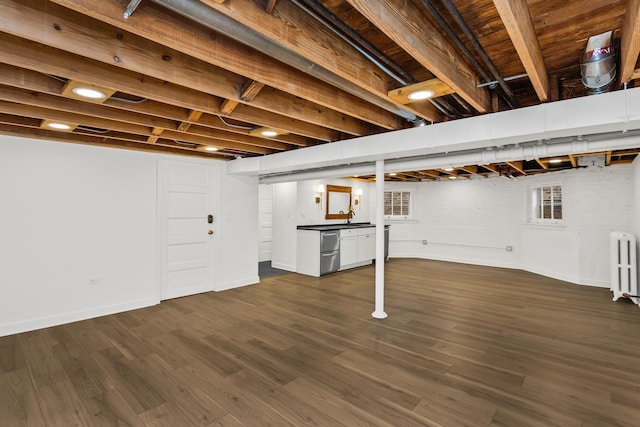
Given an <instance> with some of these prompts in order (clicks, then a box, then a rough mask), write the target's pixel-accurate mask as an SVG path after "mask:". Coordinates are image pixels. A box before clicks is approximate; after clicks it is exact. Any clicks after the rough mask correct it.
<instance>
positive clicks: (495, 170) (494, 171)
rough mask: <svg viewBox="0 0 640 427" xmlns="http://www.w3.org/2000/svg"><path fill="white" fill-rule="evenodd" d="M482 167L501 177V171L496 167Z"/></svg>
mask: <svg viewBox="0 0 640 427" xmlns="http://www.w3.org/2000/svg"><path fill="white" fill-rule="evenodd" d="M480 167H483V168H485V169H486V170H488V171H491V172H493V173H495V174H498V175H500V170H499V169H498V168H497V167H496V166H495V165H480Z"/></svg>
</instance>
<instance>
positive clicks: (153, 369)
mask: <svg viewBox="0 0 640 427" xmlns="http://www.w3.org/2000/svg"><path fill="white" fill-rule="evenodd" d="M386 267H387V269H386V288H387V292H386V312H387V313H388V315H389V317H388V318H387V319H386V320H382V321H381V320H376V319H373V318H372V317H371V312H372V311H373V295H374V288H373V283H374V282H373V280H374V268H373V267H362V268H358V269H354V270H349V271H345V272H339V273H335V274H332V275H329V276H325V277H322V278H313V277H306V276H301V275H297V274H293V273H291V274H287V275H283V276H276V277H271V278H267V279H264V280H263V281H262V283H260V284H259V285H254V286H249V287H244V288H240V289H235V290H231V291H225V292H221V293H207V294H201V295H195V296H191V297H185V298H179V299H175V300H170V301H165V302H163V303H162V304H160V305H158V306H155V307H150V308H146V309H141V310H135V311H130V312H126V313H121V314H117V315H112V316H105V317H101V318H96V319H92V320H88V321H83V322H76V323H72V324H68V325H62V326H58V327H53V328H48V329H43V330H38V331H34V332H28V333H23V334H18V335H13V336H7V337H1V338H0V426H11V427H13V426H65V427H68V426H267V425H275V426H288V425H291V426H301V425H316V426H333V425H345V426H368V425H374V426H447V427H449V426H562V427H571V426H584V427H587V426H638V425H640V309H639V308H638V307H637V306H635V305H633V304H631V303H630V302H629V301H626V300H625V301H622V300H621V301H617V302H612V301H611V294H610V292H609V291H607V290H606V289H602V288H591V287H584V286H577V285H572V284H568V283H565V282H561V281H557V280H552V279H548V278H544V277H541V276H537V275H534V274H530V273H526V272H522V271H518V270H505V269H498V268H490V267H478V266H470V265H461V264H454V263H445V262H436V261H429V260H413V259H411V260H410V259H392V260H390V261H389V262H388V263H387V264H386Z"/></svg>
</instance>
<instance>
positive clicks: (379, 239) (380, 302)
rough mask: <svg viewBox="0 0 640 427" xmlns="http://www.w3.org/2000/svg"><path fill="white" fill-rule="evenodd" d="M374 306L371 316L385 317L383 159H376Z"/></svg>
mask: <svg viewBox="0 0 640 427" xmlns="http://www.w3.org/2000/svg"><path fill="white" fill-rule="evenodd" d="M375 305H376V308H375V311H374V312H373V313H371V316H373V317H375V318H376V319H386V317H387V313H385V312H384V160H377V161H376V303H375Z"/></svg>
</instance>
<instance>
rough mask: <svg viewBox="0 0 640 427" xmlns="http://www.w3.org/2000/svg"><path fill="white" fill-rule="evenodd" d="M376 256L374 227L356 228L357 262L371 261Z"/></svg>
mask: <svg viewBox="0 0 640 427" xmlns="http://www.w3.org/2000/svg"><path fill="white" fill-rule="evenodd" d="M375 257H376V229H375V228H373V227H371V228H360V229H358V260H357V262H363V261H371V260H373V259H375Z"/></svg>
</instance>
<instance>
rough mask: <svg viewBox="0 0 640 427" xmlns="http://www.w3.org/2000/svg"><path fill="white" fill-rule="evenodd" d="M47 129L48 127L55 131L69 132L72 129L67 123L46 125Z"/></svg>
mask: <svg viewBox="0 0 640 427" xmlns="http://www.w3.org/2000/svg"><path fill="white" fill-rule="evenodd" d="M47 127H50V128H51V129H57V130H69V129H71V128H72V126H71V125H69V124H67V123H57V122H51V123H47Z"/></svg>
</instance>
